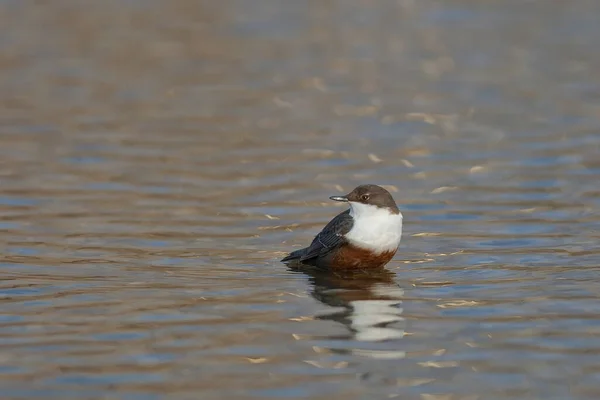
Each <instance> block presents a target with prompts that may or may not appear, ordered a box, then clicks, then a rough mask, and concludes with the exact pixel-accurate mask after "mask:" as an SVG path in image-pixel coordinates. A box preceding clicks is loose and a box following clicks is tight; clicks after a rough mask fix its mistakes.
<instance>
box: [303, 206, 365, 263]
mask: <svg viewBox="0 0 600 400" xmlns="http://www.w3.org/2000/svg"><path fill="white" fill-rule="evenodd" d="M352 225H354V219H353V218H352V217H351V216H350V210H346V211H344V212H343V213H341V214H338V215H337V216H336V217H335V218H334V219H332V220H331V221H329V223H328V224H327V225H325V228H323V230H322V231H321V232H319V234H318V235H317V236H315V238H314V239H313V241H312V243H311V244H310V246H308V247H307V248H306V249H305V252H304V253H303V254H302V255H301V256H300V261H305V260H309V259H311V258H315V257H318V256H323V255H325V254H327V253H329V252H330V251H331V250H332V249H333V248H335V247H336V246H338V245H340V244H342V243H344V242H345V240H346V239H344V235H345V234H347V233H348V232H350V229H352Z"/></svg>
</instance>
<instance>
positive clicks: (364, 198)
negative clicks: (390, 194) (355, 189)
mask: <svg viewBox="0 0 600 400" xmlns="http://www.w3.org/2000/svg"><path fill="white" fill-rule="evenodd" d="M360 199H361V200H362V201H367V200H369V195H368V194H363V195H362V196H360Z"/></svg>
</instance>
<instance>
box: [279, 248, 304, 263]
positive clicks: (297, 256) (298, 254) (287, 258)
mask: <svg viewBox="0 0 600 400" xmlns="http://www.w3.org/2000/svg"><path fill="white" fill-rule="evenodd" d="M304 253H306V249H300V250H296V251H292V252H291V253H290V254H288V255H287V256H285V257H283V258H282V259H281V262H288V261H297V260H300V258H302V256H303V255H304Z"/></svg>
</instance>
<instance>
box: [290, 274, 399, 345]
mask: <svg viewBox="0 0 600 400" xmlns="http://www.w3.org/2000/svg"><path fill="white" fill-rule="evenodd" d="M301 272H303V273H305V274H307V275H308V276H309V277H310V282H311V284H312V286H313V289H312V291H311V295H312V296H313V297H314V298H315V299H317V300H318V301H320V302H322V303H323V304H326V305H328V306H331V307H336V310H335V311H333V312H331V313H327V314H325V315H319V316H317V317H316V318H317V319H320V320H330V321H335V322H338V323H341V324H343V325H344V326H346V327H347V329H348V331H349V333H350V337H348V338H347V339H354V340H358V341H365V342H379V341H386V340H393V339H400V338H402V337H403V336H404V328H403V325H404V318H403V317H402V312H403V309H402V307H401V305H402V300H401V299H402V298H403V295H404V290H403V289H402V288H400V287H399V286H398V284H397V283H396V282H395V281H394V279H395V274H393V273H392V272H390V271H388V270H385V269H382V270H377V271H369V272H352V273H340V272H329V271H322V270H317V269H304V268H303V269H302V271H301ZM340 308H342V309H341V310H340Z"/></svg>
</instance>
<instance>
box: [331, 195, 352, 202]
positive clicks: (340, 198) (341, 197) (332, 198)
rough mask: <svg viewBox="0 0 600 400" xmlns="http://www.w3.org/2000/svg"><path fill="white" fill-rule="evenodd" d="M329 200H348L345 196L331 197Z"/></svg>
mask: <svg viewBox="0 0 600 400" xmlns="http://www.w3.org/2000/svg"><path fill="white" fill-rule="evenodd" d="M330 199H331V200H333V201H343V202H348V198H347V197H346V196H331V197H330Z"/></svg>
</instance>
